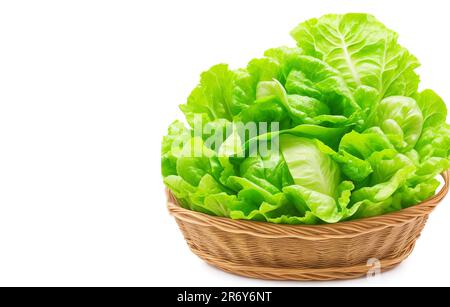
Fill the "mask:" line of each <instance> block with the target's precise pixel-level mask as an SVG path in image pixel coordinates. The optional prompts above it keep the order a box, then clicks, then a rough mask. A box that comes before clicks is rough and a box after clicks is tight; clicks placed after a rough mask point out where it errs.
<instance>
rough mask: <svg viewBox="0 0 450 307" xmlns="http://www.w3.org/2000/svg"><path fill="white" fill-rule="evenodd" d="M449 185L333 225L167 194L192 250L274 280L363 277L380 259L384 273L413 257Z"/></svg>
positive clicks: (220, 263) (241, 271)
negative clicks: (252, 216) (236, 213)
mask: <svg viewBox="0 0 450 307" xmlns="http://www.w3.org/2000/svg"><path fill="white" fill-rule="evenodd" d="M442 177H443V178H444V186H443V187H442V189H441V190H440V191H439V193H437V194H436V195H435V196H433V197H432V198H430V199H428V200H426V201H424V202H422V203H420V204H417V205H415V206H412V207H409V208H406V209H403V210H400V211H397V212H394V213H389V214H385V215H381V216H376V217H371V218H364V219H359V220H355V221H349V222H341V223H337V224H328V225H279V224H272V223H264V222H252V221H244V220H232V219H229V218H223V217H216V216H210V215H207V214H203V213H199V212H195V211H191V210H187V209H184V208H182V207H180V206H179V204H178V202H177V200H176V199H175V197H174V196H173V195H172V194H171V193H170V191H167V190H166V193H167V199H168V202H167V206H168V209H169V212H170V213H171V214H172V215H173V216H174V217H175V220H176V221H177V223H178V226H179V227H180V229H181V231H182V233H183V235H184V238H185V239H186V242H187V244H188V245H189V247H190V249H191V250H192V251H193V252H194V253H195V254H196V255H197V256H199V257H200V258H202V259H203V260H204V261H206V262H207V263H209V264H211V265H213V266H216V267H218V268H219V269H222V270H224V271H226V272H230V273H234V274H238V275H243V276H247V277H253V278H260V279H274V280H336V279H350V278H357V277H361V276H364V275H366V274H368V272H369V270H370V269H371V268H372V269H373V265H372V266H371V265H370V263H368V260H369V259H377V260H379V262H377V263H376V265H377V268H379V269H380V270H381V271H382V272H383V271H387V270H389V269H392V268H394V267H395V266H397V265H398V264H399V263H400V262H402V261H403V260H404V259H405V258H406V257H408V256H409V255H410V254H411V252H412V250H413V248H414V245H415V242H416V240H417V238H418V237H419V236H420V233H421V232H422V229H423V227H424V226H425V223H426V221H427V219H428V215H429V214H430V213H431V211H433V209H434V208H435V207H436V206H437V204H438V203H439V202H440V201H441V200H442V199H443V198H444V197H445V195H446V194H447V192H448V188H449V173H448V172H445V173H443V174H442Z"/></svg>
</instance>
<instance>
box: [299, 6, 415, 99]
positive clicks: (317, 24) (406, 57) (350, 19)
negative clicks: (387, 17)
mask: <svg viewBox="0 0 450 307" xmlns="http://www.w3.org/2000/svg"><path fill="white" fill-rule="evenodd" d="M291 35H292V37H293V38H294V39H295V40H296V41H297V43H298V45H299V47H300V48H302V49H303V52H304V53H305V54H306V55H311V56H314V57H316V58H318V59H321V60H323V61H325V62H326V63H328V64H329V65H331V66H332V67H334V68H335V69H337V70H338V71H340V72H341V74H342V76H343V78H344V80H345V82H346V83H347V85H348V86H349V87H350V88H351V89H353V90H355V89H356V88H358V87H359V86H361V85H367V86H371V87H373V88H375V89H376V90H377V91H378V92H379V94H380V96H379V97H380V98H383V97H388V96H394V95H402V96H411V95H412V94H414V93H415V92H416V91H417V88H418V84H419V77H418V76H417V74H416V73H415V72H414V69H416V68H417V67H418V66H419V65H420V64H419V62H418V60H417V59H416V58H415V57H414V56H413V55H411V54H410V53H409V52H408V50H406V49H405V48H403V47H401V46H400V45H399V44H398V43H397V38H398V35H397V33H395V32H393V31H391V30H389V29H388V28H386V27H385V26H384V25H383V24H382V23H381V22H379V21H378V20H377V19H375V17H373V16H371V15H368V14H358V13H351V14H345V15H333V14H330V15H325V16H322V17H321V18H318V19H317V18H314V19H310V20H308V21H305V22H303V23H301V24H300V25H298V26H297V27H296V28H295V29H294V30H292V32H291Z"/></svg>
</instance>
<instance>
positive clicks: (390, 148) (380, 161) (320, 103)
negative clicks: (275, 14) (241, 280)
mask: <svg viewBox="0 0 450 307" xmlns="http://www.w3.org/2000/svg"><path fill="white" fill-rule="evenodd" d="M291 35H292V37H293V38H294V39H295V40H296V42H297V46H296V47H279V48H273V49H269V50H267V51H266V52H265V53H264V56H263V57H261V58H256V59H253V60H251V61H250V62H249V64H248V65H247V67H246V68H242V69H237V70H231V69H229V67H228V66H227V65H225V64H219V65H216V66H213V67H212V68H211V69H210V70H208V71H206V72H204V73H202V75H201V78H200V83H199V84H198V86H197V87H196V88H195V89H194V90H193V91H192V93H191V95H190V96H189V98H188V100H187V102H186V103H185V104H183V105H181V106H180V108H181V110H182V111H183V113H184V114H185V117H186V121H187V123H188V124H189V127H186V126H185V125H184V124H183V123H181V122H179V121H176V122H174V123H173V124H172V125H171V126H170V127H169V131H168V134H167V135H166V136H165V137H164V138H163V143H162V160H161V161H162V175H163V178H164V183H165V185H166V187H167V196H168V208H169V211H170V212H171V214H172V215H173V216H174V217H175V218H176V221H177V223H178V225H179V227H180V229H181V230H182V232H183V234H184V236H185V239H186V241H187V243H188V245H189V247H190V248H191V249H192V251H193V252H194V253H196V254H197V255H198V256H200V257H201V258H202V259H204V260H205V261H207V262H208V263H210V264H213V265H215V266H217V267H219V268H221V269H223V270H225V271H229V272H233V273H236V274H240V275H245V276H250V277H257V278H266V279H283V280H287V279H291V280H330V279H345V278H354V277H359V276H362V275H365V274H367V272H368V269H370V268H368V266H367V262H368V260H369V259H377V260H378V264H379V265H380V268H381V270H388V269H390V268H392V267H394V266H395V265H397V264H399V263H400V262H401V261H402V260H403V259H405V258H406V257H407V256H408V255H409V254H410V253H411V251H412V249H413V247H414V244H415V241H416V239H417V238H418V236H419V235H420V233H421V231H422V229H423V227H424V225H425V222H426V220H427V218H428V215H429V213H430V212H431V211H432V210H433V208H434V207H435V206H436V205H437V204H438V203H439V201H440V200H441V199H442V198H443V197H444V196H445V194H446V193H447V190H448V175H447V169H449V168H450V160H449V159H448V155H449V149H450V126H449V125H447V124H446V115H447V109H446V106H445V103H444V102H443V100H442V99H441V98H440V97H439V96H438V95H437V94H436V93H435V92H434V91H432V90H429V89H426V90H422V91H419V76H418V75H417V73H416V72H415V69H416V68H417V67H418V66H419V62H418V60H417V59H416V58H415V57H414V56H413V55H412V54H411V53H410V52H409V51H408V50H407V49H405V48H404V47H402V46H401V45H399V43H398V35H397V34H396V33H395V32H393V31H392V30H390V29H388V28H386V27H385V26H384V25H383V24H382V23H380V22H379V21H378V20H376V19H375V18H374V17H373V16H371V15H367V14H345V15H325V16H323V17H321V18H318V19H311V20H308V21H306V22H303V23H301V24H299V25H298V26H297V27H296V28H295V29H294V30H293V31H292V32H291ZM439 174H442V176H443V178H444V185H443V188H442V189H441V190H440V192H438V193H437V194H436V190H437V189H438V187H439V185H440V182H439V180H437V178H436V177H438V175H439Z"/></svg>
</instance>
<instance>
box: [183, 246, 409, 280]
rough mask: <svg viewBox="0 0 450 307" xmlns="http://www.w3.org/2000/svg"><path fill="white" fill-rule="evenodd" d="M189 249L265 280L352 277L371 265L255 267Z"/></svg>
mask: <svg viewBox="0 0 450 307" xmlns="http://www.w3.org/2000/svg"><path fill="white" fill-rule="evenodd" d="M414 245H415V242H413V243H411V244H410V245H409V246H407V247H406V248H405V249H404V251H403V252H402V253H401V254H400V255H399V256H397V257H395V258H388V259H381V260H380V266H379V269H380V272H386V271H389V270H391V269H393V268H395V267H396V266H397V265H399V264H400V263H401V262H402V261H403V260H405V259H406V258H407V257H408V256H409V255H410V254H411V253H412V251H413V249H414ZM191 250H192V251H193V252H194V253H195V254H196V255H197V256H198V257H200V258H201V259H203V260H204V261H205V262H206V263H208V264H210V265H212V266H214V267H217V268H218V269H220V270H222V271H225V272H227V273H232V274H236V275H240V276H244V277H250V278H257V279H266V280H285V281H287V280H291V281H292V280H294V281H327V280H342V279H354V278H360V277H363V276H367V275H368V273H369V270H370V269H371V267H370V266H369V265H367V264H366V263H364V264H360V265H355V266H348V267H330V268H320V269H314V268H273V267H255V266H253V267H252V266H248V265H240V264H236V263H232V262H228V261H225V260H222V259H217V258H214V257H211V256H210V255H206V254H204V253H202V252H200V251H198V250H197V249H195V248H193V247H191Z"/></svg>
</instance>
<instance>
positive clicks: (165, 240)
mask: <svg viewBox="0 0 450 307" xmlns="http://www.w3.org/2000/svg"><path fill="white" fill-rule="evenodd" d="M334 12H342V13H345V12H370V13H373V14H375V15H376V16H377V17H378V18H379V19H380V20H382V21H383V22H385V23H386V24H387V25H388V26H389V27H391V28H393V29H395V30H396V31H397V32H399V33H400V36H401V42H402V43H403V44H404V45H405V46H406V47H407V48H409V50H411V51H412V52H413V53H414V54H415V55H416V56H417V57H418V58H419V59H420V60H421V62H422V67H421V68H420V75H421V77H422V88H425V87H432V88H433V89H434V90H436V91H437V92H438V93H440V95H441V96H442V97H443V98H444V99H445V100H446V101H450V81H449V71H450V58H449V54H450V41H449V39H448V35H449V34H448V32H449V29H450V18H449V16H448V12H449V4H448V1H447V0H441V1H432V0H426V1H425V0H424V1H412V0H404V1H400V0H395V1H393V0H372V1H370V0H366V1H361V0H354V1H336V0H329V1H325V0H322V1H320V0H308V1H299V0H295V1H281V0H276V1H275V0H271V1H262V0H259V1H248V0H247V1H242V0H239V1H233V0H228V1H195V0H190V1H170V0H169V1H111V0H108V1H94V0H90V1H82V0H78V1H19V0H17V1H2V2H0V285H16V286H18V285H39V286H44V285H56V286H69V285H70V286H81V285H83V286H100V285H102V286H152V285H153V286H156V285H160V286H164V285H167V286H200V285H202V286H285V285H295V286H310V285H379V284H381V285H447V286H448V285H450V281H449V278H448V275H449V274H450V266H449V265H448V259H450V248H449V245H448V235H449V233H450V223H449V222H448V221H449V218H450V206H449V205H450V203H449V202H450V198H448V199H447V200H446V201H444V202H443V203H442V204H441V206H439V207H438V208H437V209H436V211H435V212H434V213H433V214H432V216H431V218H430V221H429V223H428V225H427V227H426V228H425V231H424V232H423V235H422V237H421V238H420V240H419V242H418V245H417V246H416V249H415V251H414V253H413V255H412V256H411V257H410V258H408V260H407V261H405V262H404V263H403V264H402V265H401V266H400V267H398V268H397V269H395V270H394V271H391V272H389V273H386V274H383V275H382V277H381V279H380V280H378V281H368V280H366V279H358V280H353V281H345V282H330V283H305V282H267V281H259V280H253V279H247V278H242V277H237V276H233V275H229V274H226V273H222V272H221V271H219V270H216V269H214V268H212V267H210V266H208V265H206V264H204V263H203V262H202V261H201V260H200V259H198V258H197V257H196V256H194V255H193V254H192V253H191V252H190V251H189V250H188V248H187V246H186V244H185V243H184V240H183V238H182V236H181V234H180V232H179V230H178V228H177V226H176V224H175V222H174V220H173V219H172V217H170V216H169V214H168V213H167V210H166V207H165V198H164V192H163V185H162V181H161V177H160V166H159V165H160V141H161V137H162V135H163V134H164V133H165V131H166V128H167V126H168V125H169V123H170V122H171V121H173V120H175V119H177V118H182V114H181V112H180V111H179V110H178V105H179V104H180V103H184V102H185V99H186V97H187V95H188V94H189V92H190V90H191V89H192V88H193V87H194V86H195V84H196V82H197V81H198V77H199V74H200V72H201V71H202V70H205V69H207V68H208V67H209V66H211V65H213V64H216V63H219V62H225V63H229V64H230V65H231V66H232V67H233V68H236V67H239V66H244V65H245V64H246V62H247V61H248V60H250V59H251V58H253V57H258V56H261V55H262V53H263V51H264V50H265V49H267V48H270V47H275V46H278V45H291V46H292V45H293V40H292V39H291V38H290V37H289V35H288V33H289V31H290V30H291V29H292V28H293V27H294V26H295V25H297V23H299V22H301V21H303V20H305V19H308V18H311V17H319V16H320V15H322V14H324V13H334Z"/></svg>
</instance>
